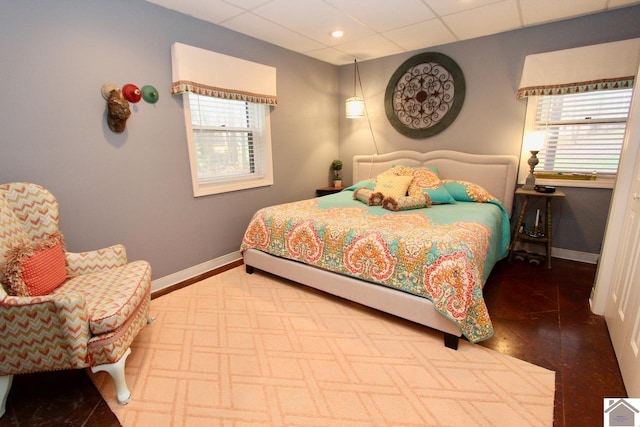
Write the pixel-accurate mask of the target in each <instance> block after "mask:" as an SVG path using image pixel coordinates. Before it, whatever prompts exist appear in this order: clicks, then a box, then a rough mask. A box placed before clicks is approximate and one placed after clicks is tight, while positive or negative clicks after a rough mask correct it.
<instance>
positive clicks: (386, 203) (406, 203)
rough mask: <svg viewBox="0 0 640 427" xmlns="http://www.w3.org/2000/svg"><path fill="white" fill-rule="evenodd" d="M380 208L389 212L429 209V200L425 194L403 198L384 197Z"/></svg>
mask: <svg viewBox="0 0 640 427" xmlns="http://www.w3.org/2000/svg"><path fill="white" fill-rule="evenodd" d="M382 207H383V208H384V209H387V210H390V211H405V210H409V209H421V208H430V207H431V199H430V198H429V195H428V194H426V193H423V194H417V195H415V196H405V197H399V198H394V197H386V198H385V199H384V200H383V201H382Z"/></svg>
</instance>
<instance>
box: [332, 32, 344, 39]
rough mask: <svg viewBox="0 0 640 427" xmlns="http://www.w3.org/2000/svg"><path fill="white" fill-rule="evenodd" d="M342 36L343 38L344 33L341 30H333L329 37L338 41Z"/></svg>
mask: <svg viewBox="0 0 640 427" xmlns="http://www.w3.org/2000/svg"><path fill="white" fill-rule="evenodd" d="M342 36H344V31H342V30H334V31H332V32H331V37H335V38H336V39H339V38H340V37H342Z"/></svg>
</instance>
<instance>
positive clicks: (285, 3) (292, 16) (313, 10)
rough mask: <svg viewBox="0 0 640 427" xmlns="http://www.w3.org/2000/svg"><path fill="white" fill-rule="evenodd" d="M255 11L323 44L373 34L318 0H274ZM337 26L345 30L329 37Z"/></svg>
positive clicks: (331, 44) (326, 44) (330, 44)
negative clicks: (336, 36)
mask: <svg viewBox="0 0 640 427" xmlns="http://www.w3.org/2000/svg"><path fill="white" fill-rule="evenodd" d="M254 12H255V13H256V14H259V15H260V16H263V17H264V18H265V19H268V20H269V21H271V22H275V23H277V24H280V25H282V26H283V27H286V28H289V29H291V30H293V31H295V32H297V33H299V34H304V35H305V36H307V37H309V38H311V39H313V40H316V41H318V42H320V43H322V44H324V45H325V46H334V45H336V44H339V43H343V42H344V41H345V40H354V39H359V38H362V37H364V36H368V35H371V34H373V31H372V30H371V29H369V28H367V27H366V26H364V25H363V24H361V23H359V22H357V21H355V20H354V19H352V18H351V17H349V16H347V15H346V14H344V13H343V12H341V11H339V10H338V9H336V8H335V7H333V6H331V5H329V4H328V3H325V2H323V1H321V0H305V1H295V2H294V1H290V0H274V1H272V2H271V3H267V4H265V5H264V6H261V7H259V8H257V9H255V10H254ZM338 28H339V29H342V30H343V31H344V32H345V35H344V37H342V38H341V39H336V38H333V37H331V32H332V31H333V30H335V29H338Z"/></svg>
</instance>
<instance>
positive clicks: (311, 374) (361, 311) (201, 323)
mask: <svg viewBox="0 0 640 427" xmlns="http://www.w3.org/2000/svg"><path fill="white" fill-rule="evenodd" d="M151 313H152V315H153V316H155V317H156V322H155V323H153V324H151V325H148V326H147V327H145V328H144V329H143V330H142V332H141V333H140V334H139V335H138V337H137V338H136V340H135V341H134V343H133V345H132V353H131V355H130V356H129V358H128V360H127V363H126V377H127V384H128V386H129V388H130V390H131V393H132V395H133V399H132V401H131V403H129V404H128V405H126V406H120V405H118V404H117V402H116V401H115V391H114V387H113V381H112V380H111V378H110V377H109V376H108V374H106V373H104V372H99V373H97V374H91V377H92V379H93V381H94V383H95V384H96V386H97V387H98V389H99V390H100V393H101V394H102V396H103V397H104V398H105V400H106V401H107V403H108V404H109V406H110V407H111V409H112V410H113V412H114V413H115V414H116V416H117V417H118V419H119V420H120V422H121V423H122V425H123V426H125V427H129V426H173V427H191V426H265V427H266V426H392V425H398V426H432V425H433V426H462V425H474V426H502V425H503V426H514V425H517V426H552V425H553V401H554V388H555V373H554V372H553V371H549V370H547V369H544V368H541V367H538V366H535V365H532V364H530V363H527V362H524V361H521V360H518V359H515V358H513V357H510V356H507V355H504V354H501V353H498V352H495V351H492V350H489V349H487V348H485V347H481V346H478V345H474V344H471V343H469V342H467V341H464V340H460V345H459V347H458V350H457V351H454V350H450V349H448V348H445V347H444V345H443V340H442V334H441V333H437V332H435V331H432V330H430V329H428V328H425V327H421V326H418V325H414V324H412V323H410V322H406V321H403V320H400V319H397V318H395V317H393V316H389V315H386V314H383V313H380V312H377V311H375V310H371V309H368V308H365V307H362V306H360V305H357V304H353V303H350V302H347V301H345V300H342V299H339V298H335V297H332V296H329V295H326V294H324V293H321V292H319V291H315V290H313V289H310V288H307V287H304V286H301V285H297V284H295V283H293V282H290V281H288V280H285V279H281V278H278V277H275V276H271V275H269V274H266V273H262V272H259V271H256V273H254V274H251V275H249V274H246V273H245V271H244V266H239V267H236V268H233V269H231V270H227V271H225V272H223V273H220V274H218V275H215V276H212V277H209V278H207V279H205V280H203V281H201V282H198V283H196V284H193V285H190V286H187V287H185V288H182V289H178V290H176V291H173V292H171V293H169V294H167V295H163V296H161V297H159V298H156V299H153V300H152V302H151Z"/></svg>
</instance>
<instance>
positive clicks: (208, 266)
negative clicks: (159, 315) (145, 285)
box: [151, 251, 242, 292]
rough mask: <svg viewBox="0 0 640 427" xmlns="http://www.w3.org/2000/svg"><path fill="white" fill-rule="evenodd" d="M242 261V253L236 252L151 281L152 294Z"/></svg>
mask: <svg viewBox="0 0 640 427" xmlns="http://www.w3.org/2000/svg"><path fill="white" fill-rule="evenodd" d="M240 259H242V255H241V254H240V251H235V252H232V253H230V254H227V255H223V256H221V257H218V258H215V259H211V260H209V261H205V262H203V263H201V264H198V265H194V266H193V267H189V268H186V269H184V270H181V271H178V272H176V273H173V274H169V275H168V276H164V277H160V278H159V279H156V280H152V281H151V292H156V291H159V290H161V289H164V288H168V287H170V286H173V285H176V284H178V283H181V282H184V281H185V280H188V279H191V278H193V277H196V276H198V275H200V274H203V273H206V272H208V271H211V270H215V269H216V268H220V267H224V266H225V265H227V264H231V263H232V262H235V261H238V260H240Z"/></svg>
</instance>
